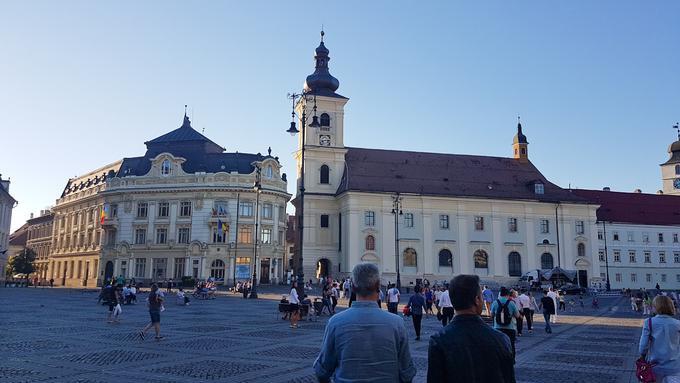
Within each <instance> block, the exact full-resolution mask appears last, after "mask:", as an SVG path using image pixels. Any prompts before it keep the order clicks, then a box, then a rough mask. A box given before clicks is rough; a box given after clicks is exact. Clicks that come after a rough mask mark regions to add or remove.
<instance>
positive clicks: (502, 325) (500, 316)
mask: <svg viewBox="0 0 680 383" xmlns="http://www.w3.org/2000/svg"><path fill="white" fill-rule="evenodd" d="M509 295H510V291H509V290H508V289H507V287H501V292H500V293H499V297H498V299H496V300H495V301H494V302H493V304H492V305H491V316H492V317H493V328H494V329H496V330H498V331H500V332H502V333H503V334H505V335H507V336H508V338H510V345H512V359H513V360H514V359H515V339H516V337H517V318H519V309H517V305H515V302H513V301H512V299H511V298H510V296H509ZM506 306H507V308H508V310H507V313H508V316H509V321H507V320H505V313H506V311H505V310H504V307H506Z"/></svg>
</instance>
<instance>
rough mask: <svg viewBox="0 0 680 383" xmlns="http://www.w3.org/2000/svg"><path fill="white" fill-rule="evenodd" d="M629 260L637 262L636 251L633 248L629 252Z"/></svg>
mask: <svg viewBox="0 0 680 383" xmlns="http://www.w3.org/2000/svg"><path fill="white" fill-rule="evenodd" d="M628 260H629V261H630V263H635V261H636V260H635V251H634V250H631V251H629V252H628Z"/></svg>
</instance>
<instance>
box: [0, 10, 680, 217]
mask: <svg viewBox="0 0 680 383" xmlns="http://www.w3.org/2000/svg"><path fill="white" fill-rule="evenodd" d="M433 3H434V4H431V3H430V2H425V3H424V2H408V4H406V2H401V3H400V2H394V1H370V2H366V1H364V2H360V1H345V2H327V1H314V2H290V1H270V2H264V1H228V2H227V1H225V2H200V1H154V2H152V1H148V2H139V1H119V2H93V1H30V2H29V1H23V0H18V1H4V2H3V3H2V6H1V8H0V36H2V39H1V41H2V42H1V43H0V47H1V48H2V51H1V52H2V59H0V112H1V115H2V117H1V119H2V122H1V127H0V129H1V133H2V134H1V135H0V140H1V143H0V148H1V150H0V173H2V175H3V177H11V179H12V186H11V191H12V194H13V195H14V197H15V198H16V199H18V200H19V205H18V207H17V208H16V209H15V210H14V214H13V224H12V227H13V228H17V227H18V226H20V225H21V224H22V223H23V222H24V221H25V219H27V218H28V216H29V214H30V213H31V212H37V211H38V210H40V209H41V208H44V207H46V206H49V205H53V204H54V202H55V199H56V198H57V197H59V195H60V193H61V191H62V189H63V187H64V185H65V183H66V181H67V179H68V178H69V177H72V176H74V175H77V174H81V173H84V172H87V171H90V170H92V169H95V168H97V167H99V166H102V165H105V164H107V163H110V162H113V161H115V160H117V159H120V158H122V157H125V156H128V157H130V156H139V155H142V154H143V153H144V151H145V147H144V144H143V143H144V141H147V140H149V139H152V138H154V137H157V136H159V135H161V134H163V133H166V132H168V131H170V130H173V129H175V128H177V127H179V125H180V124H181V118H182V113H183V109H184V104H188V105H189V111H190V114H191V115H193V122H194V127H195V128H196V129H197V130H199V131H200V130H201V129H205V135H206V136H208V137H210V138H211V139H212V140H214V141H215V142H217V143H219V144H221V145H223V146H225V147H226V148H227V150H229V151H235V150H239V151H241V152H263V153H264V152H266V150H267V147H268V146H271V147H272V149H273V151H274V154H275V155H278V156H280V157H281V161H282V163H283V165H284V168H285V171H287V172H288V173H290V174H292V173H293V170H294V163H293V159H292V152H293V151H294V149H295V143H296V141H295V139H293V138H291V137H290V136H289V135H287V134H285V132H284V131H285V129H286V128H287V125H288V124H289V121H290V120H289V115H290V102H289V101H288V100H287V99H286V93H287V92H291V91H298V90H300V89H301V88H302V83H303V81H304V79H305V77H306V76H307V75H308V74H310V73H312V71H313V60H312V56H313V50H314V48H316V46H317V45H318V42H319V29H320V27H321V24H323V25H324V27H325V30H326V45H327V47H328V48H329V49H330V52H331V53H330V56H331V61H330V67H331V73H332V74H333V75H335V76H336V77H337V78H338V79H339V80H340V89H339V90H338V92H339V93H341V94H343V95H345V96H347V97H349V98H350V101H349V104H348V105H347V109H346V114H345V144H346V145H348V146H358V147H375V148H393V149H408V150H419V151H433V152H446V153H467V154H480V155H491V156H510V155H511V142H512V137H513V135H514V133H515V126H516V118H517V115H518V114H520V115H521V116H522V121H523V126H524V132H525V134H526V135H527V137H528V140H529V142H530V146H529V150H530V158H531V160H532V161H533V162H534V163H535V164H536V165H537V166H538V168H539V169H540V170H541V171H542V172H543V173H544V174H545V175H546V176H547V177H548V179H550V180H551V181H553V182H555V183H557V184H559V185H560V186H563V187H567V186H568V185H569V184H571V185H572V186H576V187H581V188H601V187H603V186H611V187H612V188H613V189H616V190H622V191H632V190H633V189H635V188H641V189H642V190H643V191H645V192H655V191H656V190H657V189H660V188H661V180H660V179H661V176H660V169H659V166H658V165H659V163H661V162H663V161H665V160H666V158H667V154H666V150H667V148H668V145H669V144H670V143H671V142H672V141H673V140H674V138H675V133H674V131H673V130H671V126H672V124H673V123H674V122H675V121H677V120H680V108H679V106H680V94H679V92H680V72H679V70H680V19H679V18H678V16H680V2H677V1H655V2H637V1H636V2H633V1H597V2H593V1H569V2H545V1H535V2H533V1H532V2H529V1H524V2H508V1H500V2H484V4H482V5H480V4H477V3H478V2H470V3H471V4H469V5H463V4H460V3H458V2H455V3H454V2H450V1H446V2H444V1H442V2H433ZM291 180H292V178H291ZM293 185H294V182H290V187H289V189H290V191H291V192H293Z"/></svg>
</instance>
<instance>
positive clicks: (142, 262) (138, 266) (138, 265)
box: [135, 258, 146, 278]
mask: <svg viewBox="0 0 680 383" xmlns="http://www.w3.org/2000/svg"><path fill="white" fill-rule="evenodd" d="M135 277H136V278H146V258H135Z"/></svg>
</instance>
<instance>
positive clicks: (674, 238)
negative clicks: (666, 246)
mask: <svg viewBox="0 0 680 383" xmlns="http://www.w3.org/2000/svg"><path fill="white" fill-rule="evenodd" d="M673 243H678V233H673Z"/></svg>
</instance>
